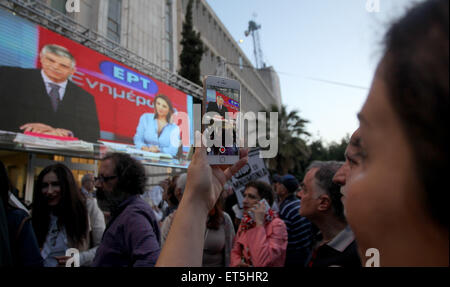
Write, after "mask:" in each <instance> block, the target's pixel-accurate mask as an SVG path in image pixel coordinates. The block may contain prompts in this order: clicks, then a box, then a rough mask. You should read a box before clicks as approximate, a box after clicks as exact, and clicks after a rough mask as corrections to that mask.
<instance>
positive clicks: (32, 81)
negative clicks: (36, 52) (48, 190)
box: [0, 45, 100, 142]
mask: <svg viewBox="0 0 450 287" xmlns="http://www.w3.org/2000/svg"><path fill="white" fill-rule="evenodd" d="M40 62H41V65H42V69H23V68H18V67H5V66H2V67H0V111H1V112H0V130H4V131H11V132H34V133H40V134H46V135H55V136H62V137H76V138H79V139H81V140H84V141H88V142H96V141H97V140H98V139H99V136H100V126H99V122H98V117H97V108H96V105H95V100H94V97H93V96H92V95H90V94H89V93H88V92H86V91H85V90H83V89H82V88H80V87H79V86H77V85H75V84H74V83H73V82H71V81H69V77H70V76H72V75H73V73H74V72H75V58H74V57H73V56H72V54H71V53H70V52H69V51H68V50H67V49H66V48H64V47H62V46H58V45H46V46H44V47H43V48H42V50H41V53H40Z"/></svg>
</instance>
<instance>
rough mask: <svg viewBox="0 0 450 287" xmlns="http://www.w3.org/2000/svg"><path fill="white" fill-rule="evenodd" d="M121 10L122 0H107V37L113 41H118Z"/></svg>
mask: <svg viewBox="0 0 450 287" xmlns="http://www.w3.org/2000/svg"><path fill="white" fill-rule="evenodd" d="M121 11H122V0H109V1H108V30H107V37H108V38H109V39H111V40H113V41H114V42H117V43H120V23H121V15H122V13H121Z"/></svg>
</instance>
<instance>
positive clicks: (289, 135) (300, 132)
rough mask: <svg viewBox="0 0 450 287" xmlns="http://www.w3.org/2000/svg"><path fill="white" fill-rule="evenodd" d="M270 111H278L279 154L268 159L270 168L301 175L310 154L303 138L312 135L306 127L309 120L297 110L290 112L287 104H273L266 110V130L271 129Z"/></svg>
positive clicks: (278, 171) (277, 171) (275, 170)
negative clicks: (302, 116)
mask: <svg viewBox="0 0 450 287" xmlns="http://www.w3.org/2000/svg"><path fill="white" fill-rule="evenodd" d="M270 112H277V113H278V154H277V156H276V157H274V158H271V159H268V160H267V162H266V163H267V164H268V169H269V170H271V171H274V172H276V173H278V174H286V173H289V172H290V173H293V174H294V175H295V176H297V177H300V176H301V175H302V174H303V171H304V168H305V165H306V162H307V160H308V159H309V156H310V150H309V147H308V145H307V144H306V142H305V140H304V139H303V138H302V137H303V136H310V134H309V133H308V132H307V131H306V129H305V125H306V124H307V123H309V121H308V120H305V119H303V118H301V117H300V116H299V114H298V113H299V112H298V111H297V110H293V111H291V112H289V113H288V112H287V109H286V106H284V105H283V106H281V109H279V108H278V106H276V105H272V106H271V108H270V110H268V111H266V130H269V115H270ZM270 132H271V133H272V132H273V131H270ZM259 136H260V137H262V136H264V135H259Z"/></svg>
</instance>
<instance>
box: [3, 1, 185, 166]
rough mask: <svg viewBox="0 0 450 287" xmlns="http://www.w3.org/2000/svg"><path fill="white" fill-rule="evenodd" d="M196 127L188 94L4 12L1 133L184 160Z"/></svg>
mask: <svg viewBox="0 0 450 287" xmlns="http://www.w3.org/2000/svg"><path fill="white" fill-rule="evenodd" d="M44 47H45V48H44ZM72 56H73V58H72ZM192 122H193V121H192V97H191V96H189V95H187V94H186V93H184V92H182V91H180V90H177V89H175V88H173V87H171V86H169V85H167V84H164V83H162V82H160V81H158V80H155V79H153V78H152V77H150V76H148V75H145V74H144V73H142V72H139V71H137V70H135V69H133V68H131V67H128V66H127V65H126V63H125V64H124V63H120V62H118V61H116V60H114V59H112V58H109V57H107V56H105V55H103V54H100V53H98V52H96V51H94V50H92V49H90V48H88V47H86V46H83V45H81V44H79V43H76V42H74V41H72V40H71V39H68V38H66V37H63V36H61V35H60V34H57V33H55V32H52V31H50V30H48V29H45V28H43V27H41V26H39V25H36V24H33V23H31V22H29V21H27V20H25V19H23V18H21V17H19V16H14V15H13V14H11V13H10V12H8V11H6V10H2V9H0V130H3V131H9V132H16V133H26V134H27V135H37V136H44V137H45V136H47V137H50V138H52V139H58V140H62V141H64V140H68V141H70V140H74V139H78V140H81V141H86V142H90V143H99V142H101V143H114V144H117V146H118V147H121V146H122V145H123V147H126V148H128V149H129V148H132V149H133V148H134V149H136V150H139V151H143V152H144V153H148V154H153V153H155V154H164V155H165V156H166V158H171V157H172V158H179V157H180V155H182V154H183V152H184V154H186V153H187V152H188V150H189V147H190V146H191V143H192V140H193V136H192V130H193V127H192ZM180 143H181V144H180Z"/></svg>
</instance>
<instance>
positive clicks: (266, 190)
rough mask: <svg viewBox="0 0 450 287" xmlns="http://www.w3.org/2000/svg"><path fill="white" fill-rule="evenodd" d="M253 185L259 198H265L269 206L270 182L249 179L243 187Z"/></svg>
mask: <svg viewBox="0 0 450 287" xmlns="http://www.w3.org/2000/svg"><path fill="white" fill-rule="evenodd" d="M249 187H253V188H255V189H256V190H258V194H259V196H260V197H261V199H263V198H265V199H266V200H267V203H269V205H270V206H272V204H273V191H272V187H271V186H270V184H268V183H265V182H264V181H259V180H257V181H251V182H249V183H247V185H246V186H245V189H247V188H249Z"/></svg>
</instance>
